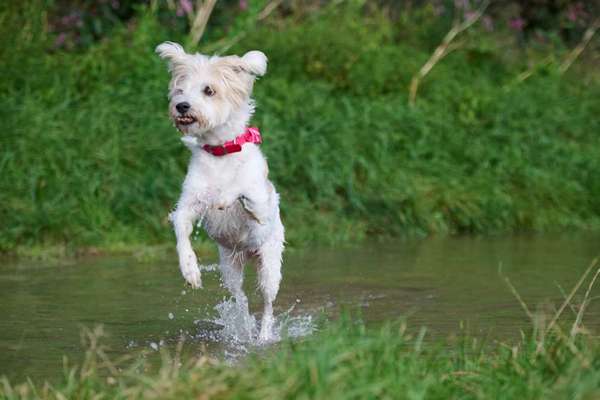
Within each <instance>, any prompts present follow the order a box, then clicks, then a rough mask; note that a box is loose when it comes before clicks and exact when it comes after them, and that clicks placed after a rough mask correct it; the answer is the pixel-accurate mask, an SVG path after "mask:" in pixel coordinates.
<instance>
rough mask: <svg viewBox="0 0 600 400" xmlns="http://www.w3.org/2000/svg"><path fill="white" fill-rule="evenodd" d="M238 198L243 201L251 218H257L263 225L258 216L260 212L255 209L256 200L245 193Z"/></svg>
mask: <svg viewBox="0 0 600 400" xmlns="http://www.w3.org/2000/svg"><path fill="white" fill-rule="evenodd" d="M238 200H239V201H240V203H242V207H244V210H246V212H247V213H248V215H249V216H250V218H252V219H253V220H255V221H256V222H258V223H259V224H261V225H263V224H264V223H263V222H262V221H261V220H260V218H259V217H258V215H257V214H258V213H257V212H256V210H255V207H254V202H253V201H252V200H250V199H249V198H248V197H246V196H244V195H242V196H240V197H238Z"/></svg>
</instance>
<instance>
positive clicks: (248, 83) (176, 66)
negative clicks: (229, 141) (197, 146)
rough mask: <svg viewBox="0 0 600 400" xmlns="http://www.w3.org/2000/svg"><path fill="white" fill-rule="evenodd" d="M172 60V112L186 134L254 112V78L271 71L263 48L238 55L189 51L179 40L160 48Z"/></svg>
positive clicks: (213, 127)
mask: <svg viewBox="0 0 600 400" xmlns="http://www.w3.org/2000/svg"><path fill="white" fill-rule="evenodd" d="M156 52H157V53H158V54H159V56H160V57H161V58H163V59H167V60H168V61H169V71H170V72H171V83H170V84H169V100H170V101H169V114H170V116H171V119H172V120H173V122H174V123H175V125H176V126H177V129H179V130H180V131H181V132H182V133H183V134H184V135H194V136H202V135H203V134H204V133H206V132H208V131H212V130H214V129H215V128H217V127H219V126H221V125H224V124H227V123H229V122H230V120H231V119H233V118H237V117H238V114H239V113H240V111H243V110H248V111H250V112H252V107H253V106H252V100H251V98H250V95H251V94H252V87H253V84H254V80H255V79H256V77H258V76H262V75H264V74H265V72H266V71H267V57H266V56H265V55H264V54H263V53H262V52H260V51H250V52H248V53H246V54H244V55H243V56H242V57H238V56H226V57H218V56H206V55H203V54H199V53H197V54H188V53H186V52H185V51H184V50H183V47H181V46H180V45H179V44H177V43H173V42H165V43H162V44H161V45H159V46H158V47H157V48H156Z"/></svg>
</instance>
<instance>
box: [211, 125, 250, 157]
mask: <svg viewBox="0 0 600 400" xmlns="http://www.w3.org/2000/svg"><path fill="white" fill-rule="evenodd" d="M245 143H256V144H260V143H262V138H261V137H260V132H259V131H258V128H255V127H253V126H250V127H247V128H246V131H245V132H244V133H242V134H241V135H239V136H237V137H236V138H235V139H233V140H228V141H226V142H225V143H223V144H222V145H219V146H211V145H210V144H205V145H204V146H202V148H203V149H204V150H205V151H207V152H209V153H210V154H212V155H213V156H217V157H221V156H224V155H227V154H230V153H237V152H239V151H242V146H243V145H244V144H245Z"/></svg>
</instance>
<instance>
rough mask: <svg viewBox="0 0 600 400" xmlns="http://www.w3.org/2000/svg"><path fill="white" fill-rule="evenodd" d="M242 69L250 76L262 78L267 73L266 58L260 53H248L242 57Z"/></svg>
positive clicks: (253, 51) (254, 51)
mask: <svg viewBox="0 0 600 400" xmlns="http://www.w3.org/2000/svg"><path fill="white" fill-rule="evenodd" d="M242 68H243V69H244V70H245V71H246V72H249V73H251V74H252V75H255V76H263V75H264V74H266V73H267V56H265V53H263V52H262V51H258V50H252V51H249V52H247V53H246V54H244V55H243V57H242Z"/></svg>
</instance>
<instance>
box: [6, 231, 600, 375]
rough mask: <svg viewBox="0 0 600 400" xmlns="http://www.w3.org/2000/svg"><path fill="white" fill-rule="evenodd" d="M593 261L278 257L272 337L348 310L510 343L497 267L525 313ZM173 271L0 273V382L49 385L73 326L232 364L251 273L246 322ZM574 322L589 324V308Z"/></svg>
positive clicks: (521, 245) (124, 264)
mask: <svg viewBox="0 0 600 400" xmlns="http://www.w3.org/2000/svg"><path fill="white" fill-rule="evenodd" d="M599 254H600V235H598V234H569V235H560V236H555V235H535V236H525V235H523V236H511V237H487V238H469V237H463V238H431V239H426V240H420V241H416V240H415V241H395V242H391V243H382V244H368V245H364V246H362V247H360V248H356V249H337V250H313V251H304V252H301V253H293V254H288V255H287V256H286V258H285V261H284V279H283V282H282V287H281V291H280V293H279V296H278V298H277V302H276V305H275V311H276V314H277V316H278V317H277V324H276V331H277V332H276V334H277V335H278V336H280V337H282V336H283V337H285V336H286V335H287V336H291V337H300V336H305V335H308V334H310V333H312V331H313V330H314V329H315V323H314V319H315V318H318V317H319V316H320V315H321V314H324V315H326V316H329V317H335V316H336V315H337V314H338V313H339V311H340V310H341V309H343V308H351V309H353V308H354V309H355V308H360V310H361V313H362V318H363V319H364V320H366V321H367V322H369V323H379V322H381V321H384V320H387V319H393V318H398V317H401V316H408V321H409V324H410V325H411V326H414V327H420V326H423V325H424V326H427V327H428V329H429V332H430V337H432V338H434V337H436V336H439V335H442V336H446V335H448V334H452V333H457V332H459V329H460V328H459V327H460V324H461V322H464V323H465V324H466V326H467V327H468V330H469V332H470V333H472V334H477V335H483V336H486V337H487V336H492V337H494V338H511V337H514V336H515V334H517V333H518V331H519V329H522V328H526V327H527V320H526V317H525V316H524V315H523V313H522V311H521V310H520V307H519V305H518V303H517V302H516V301H515V300H514V298H513V296H512V294H511V293H510V291H509V290H508V289H507V288H506V286H505V284H504V283H503V281H502V279H501V278H500V277H499V275H498V269H499V266H501V267H502V273H503V274H504V275H506V276H507V277H509V278H510V279H511V281H512V282H513V284H514V285H515V287H516V288H517V290H518V291H519V293H520V294H521V295H522V297H523V298H524V300H525V301H526V302H527V303H529V304H531V305H532V306H535V305H537V304H541V303H544V302H547V303H550V302H554V303H558V302H561V301H562V299H563V297H562V294H561V289H560V288H559V286H560V287H562V289H563V290H564V291H568V290H569V289H570V288H571V287H572V286H573V285H574V284H575V283H576V281H577V279H578V278H579V277H580V275H581V274H582V273H583V271H584V270H585V269H586V268H587V266H588V265H589V264H590V262H591V260H592V259H593V258H594V257H596V256H598V255H599ZM207 261H208V262H211V261H214V260H207ZM176 262H177V261H176V259H174V260H172V261H167V262H162V263H156V264H143V263H136V262H134V261H132V260H130V259H125V258H118V259H117V258H105V259H97V260H92V261H86V262H81V263H79V264H78V265H70V266H63V267H57V266H45V265H40V264H38V263H27V262H22V263H17V264H15V263H11V264H8V265H2V266H0V315H1V316H2V319H1V320H0V375H2V374H5V375H8V376H9V377H13V378H16V379H22V378H23V377H24V376H26V375H29V376H32V377H34V378H36V377H44V378H45V377H53V376H54V377H56V376H58V375H59V374H60V371H61V365H62V362H61V358H62V356H63V355H67V356H68V357H69V358H70V359H73V360H79V359H80V357H81V354H82V347H81V345H80V340H79V334H80V331H81V326H93V325H95V324H103V325H104V327H105V331H107V332H109V334H110V336H109V337H108V338H106V339H105V340H104V343H106V344H108V345H109V346H110V347H111V349H112V353H113V355H121V354H125V353H134V354H137V353H139V351H140V349H146V350H149V351H155V350H158V349H159V348H160V347H164V346H166V347H168V348H172V347H174V346H175V345H176V344H177V343H178V342H179V341H180V340H181V338H182V337H183V338H185V340H186V351H187V354H198V353H200V352H206V353H209V354H212V355H214V356H218V357H224V358H227V359H235V358H237V357H239V356H240V355H243V354H245V353H247V352H248V351H253V350H254V349H256V348H257V345H256V344H255V343H253V340H252V338H253V337H255V330H256V313H258V312H259V310H260V309H261V298H260V294H259V293H257V291H256V290H255V279H256V276H255V272H254V271H253V269H252V268H248V270H247V271H246V282H245V283H246V284H245V290H246V293H247V294H248V295H249V299H250V312H251V314H247V313H245V312H244V311H240V309H239V308H238V305H237V304H236V303H235V302H234V301H233V300H231V299H229V297H228V294H227V292H226V290H224V289H223V288H222V287H221V285H220V281H219V273H218V272H217V271H205V272H204V285H205V289H202V290H189V289H187V288H186V287H185V286H184V284H183V280H182V278H181V277H180V276H179V270H178V268H177V264H176ZM598 294H600V293H598V290H595V293H592V296H594V295H598ZM584 323H586V325H587V326H588V327H590V328H594V329H597V328H599V327H600V307H598V306H596V305H595V303H592V305H591V306H590V307H589V309H588V311H587V313H586V317H585V321H584Z"/></svg>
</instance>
